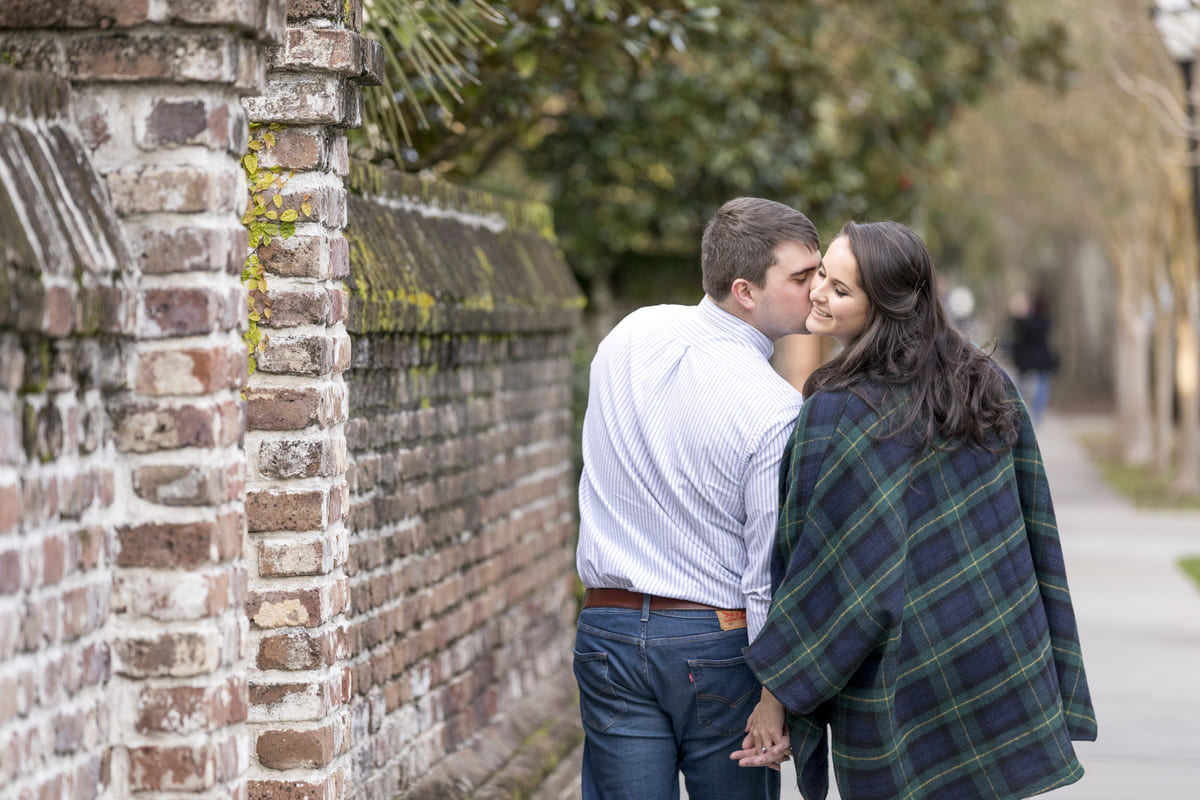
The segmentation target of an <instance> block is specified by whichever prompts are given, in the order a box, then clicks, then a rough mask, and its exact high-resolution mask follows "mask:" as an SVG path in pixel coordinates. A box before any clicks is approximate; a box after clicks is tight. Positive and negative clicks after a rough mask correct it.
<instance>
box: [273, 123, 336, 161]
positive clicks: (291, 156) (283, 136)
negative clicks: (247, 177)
mask: <svg viewBox="0 0 1200 800" xmlns="http://www.w3.org/2000/svg"><path fill="white" fill-rule="evenodd" d="M328 139H329V135H328V133H327V132H326V130H325V128H321V127H315V128H284V129H283V130H281V131H278V132H276V133H275V144H274V145H273V146H271V147H266V148H263V149H262V150H261V151H260V152H259V155H258V164H259V166H260V167H283V168H284V169H294V170H319V169H324V168H325V167H326V165H327V164H328V163H329V142H328Z"/></svg>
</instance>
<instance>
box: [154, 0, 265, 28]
mask: <svg viewBox="0 0 1200 800" xmlns="http://www.w3.org/2000/svg"><path fill="white" fill-rule="evenodd" d="M267 5H268V4H264V3H261V2H259V0H168V2H167V4H166V21H168V22H178V23H183V24H185V25H220V26H229V27H232V28H237V29H242V30H251V31H255V32H258V31H259V30H260V29H261V28H262V27H263V26H264V25H265V24H266V22H267V20H266V15H265V14H264V11H265V10H266V6H267Z"/></svg>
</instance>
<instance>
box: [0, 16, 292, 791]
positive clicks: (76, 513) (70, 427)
mask: <svg viewBox="0 0 1200 800" xmlns="http://www.w3.org/2000/svg"><path fill="white" fill-rule="evenodd" d="M283 33H284V3H283V1H282V0H272V1H271V2H268V1H267V0H205V1H204V2H199V1H198V0H165V1H164V2H145V0H142V1H141V2H139V1H138V0H134V1H133V2H128V1H127V0H91V1H90V2H87V3H58V2H38V1H35V0H14V1H13V2H8V3H5V4H3V7H2V8H0V52H3V53H4V56H5V61H7V62H10V63H13V64H15V65H17V66H18V67H20V68H21V69H23V70H26V71H27V72H24V73H22V74H21V75H20V76H19V77H18V78H17V79H16V83H15V85H16V86H17V87H18V89H17V91H18V92H19V91H20V87H21V86H23V85H26V84H29V83H35V82H37V81H38V80H41V79H42V78H35V77H28V76H29V75H30V73H34V74H36V75H37V76H56V77H57V78H59V79H60V81H61V82H60V83H58V84H56V85H57V86H59V87H61V89H62V91H61V94H62V96H63V97H64V98H67V99H65V100H64V106H63V109H62V111H61V116H62V117H63V120H62V122H57V121H54V120H53V119H49V118H48V119H46V120H44V121H39V120H38V119H37V118H36V115H35V118H34V119H33V120H32V121H30V122H28V123H23V124H18V125H16V126H15V127H16V129H17V130H24V129H26V128H28V127H29V126H32V127H33V128H34V129H35V131H36V132H37V133H39V134H40V136H41V137H42V138H43V139H44V140H46V141H48V142H50V143H51V145H53V143H59V146H58V147H57V148H53V147H51V148H49V149H46V148H41V149H39V148H36V147H32V146H29V140H28V137H26V138H25V139H24V140H23V141H24V143H25V144H26V147H25V149H26V150H27V151H28V152H30V153H32V154H41V155H43V156H44V157H45V159H44V160H45V162H46V163H45V164H40V163H37V158H36V155H33V156H31V161H33V163H35V166H36V167H37V168H36V169H35V170H32V171H30V174H28V175H25V176H21V177H22V178H24V180H23V181H18V182H17V183H16V184H10V185H9V186H8V187H7V188H8V190H9V193H10V197H11V196H13V193H14V192H15V194H16V196H17V197H24V196H25V195H26V194H27V193H28V192H29V191H30V189H28V188H26V186H29V185H32V186H39V187H40V190H41V191H42V192H44V193H46V194H47V195H48V196H50V197H53V198H55V199H54V200H53V201H51V202H50V203H49V204H48V205H49V208H50V210H49V211H45V210H41V209H40V208H39V211H38V216H37V217H36V218H33V219H31V218H29V217H23V218H22V220H21V221H22V223H23V224H22V225H21V227H22V228H23V229H24V230H25V231H27V232H29V233H31V234H32V236H30V239H31V240H34V241H36V242H37V243H39V244H40V245H41V246H42V247H43V248H45V252H44V258H43V259H42V260H41V262H40V263H38V262H35V263H33V264H31V265H30V266H31V267H33V268H34V269H35V270H38V271H40V275H35V276H34V278H33V281H34V282H40V283H41V284H42V286H43V287H44V288H45V290H46V292H45V297H46V299H47V301H48V302H46V303H45V312H44V313H42V315H41V319H40V327H39V326H38V324H37V323H38V320H36V319H33V318H31V320H30V323H29V324H28V325H21V326H19V330H20V331H21V332H22V334H21V336H20V337H18V346H19V350H20V353H19V356H18V357H21V356H23V357H24V359H25V362H26V365H27V367H32V368H33V371H32V372H30V369H28V368H27V369H26V370H24V372H25V374H26V375H25V378H24V380H23V383H22V385H21V386H19V387H18V388H17V389H16V392H15V396H13V395H9V397H10V406H9V408H10V409H14V410H15V409H19V413H20V414H21V419H23V420H25V419H27V420H29V423H31V424H24V423H23V427H24V429H25V430H26V431H27V432H28V434H29V435H26V436H25V437H24V442H23V444H24V445H25V446H24V447H18V448H15V449H14V448H11V447H9V446H8V443H7V442H3V443H0V444H2V446H0V453H3V457H4V459H5V461H6V463H8V464H11V466H7V467H5V469H11V470H12V475H11V476H10V477H8V478H0V486H6V485H8V486H11V485H12V484H13V483H16V484H17V485H18V486H19V487H20V489H19V492H20V506H19V508H18V512H17V514H18V522H17V523H16V531H15V534H14V533H12V532H11V527H12V526H11V525H9V526H7V528H6V529H4V530H3V532H0V536H3V537H6V542H7V543H8V545H7V546H0V552H11V551H15V553H16V555H15V559H16V564H17V566H16V570H17V572H18V574H19V575H20V576H21V577H20V581H19V585H18V587H17V591H18V594H17V597H16V598H15V599H14V600H11V601H9V600H8V598H5V599H6V601H8V602H11V603H12V605H13V607H14V608H16V609H17V610H19V611H20V612H22V613H23V618H22V619H21V621H20V625H21V628H20V630H21V632H22V634H21V635H22V638H24V639H25V645H24V648H23V650H24V651H25V652H24V653H23V654H21V655H17V656H16V657H15V658H11V659H10V658H8V657H7V656H8V654H7V653H3V654H0V656H3V658H2V659H0V661H2V663H0V682H3V681H15V682H16V683H17V685H18V689H19V691H18V692H17V693H16V695H15V696H18V697H24V698H26V699H25V700H22V701H21V702H20V703H19V704H17V705H18V707H17V710H16V717H15V718H9V719H7V720H6V721H5V722H0V725H3V726H4V727H3V728H2V729H0V737H2V738H0V752H2V753H4V756H3V758H4V760H5V762H6V764H7V765H8V766H6V768H5V771H6V772H16V773H17V774H16V777H15V780H14V781H12V782H10V781H9V780H8V777H9V776H8V775H5V776H4V777H5V780H4V782H3V783H4V785H5V788H4V790H3V791H5V792H8V793H10V794H11V796H13V797H20V798H26V797H29V798H53V797H70V798H75V797H96V796H100V797H105V798H129V797H133V796H137V795H139V794H143V793H148V794H156V795H161V793H185V794H188V795H191V796H199V797H228V798H244V797H246V790H247V782H246V781H247V779H246V773H247V767H248V762H249V752H248V747H247V731H246V717H247V704H248V675H247V671H246V669H245V659H246V646H247V638H248V628H249V626H248V619H247V613H246V598H247V578H246V565H245V560H244V556H243V552H244V536H245V527H246V522H245V501H244V497H245V489H244V484H245V469H246V458H245V453H244V450H243V448H242V439H243V430H244V418H245V413H244V403H243V401H242V399H241V391H242V388H243V385H244V383H245V376H246V357H245V346H244V344H243V343H242V340H241V331H242V329H243V328H244V326H245V321H244V320H245V292H244V290H243V289H242V287H241V284H240V281H239V278H240V273H241V264H242V260H243V258H244V257H245V252H246V250H245V248H246V232H245V230H244V229H243V228H242V226H241V222H240V216H241V211H242V208H243V206H244V203H245V188H244V185H245V184H244V180H243V178H242V175H241V170H240V167H239V164H238V160H239V158H240V157H241V155H242V154H243V153H244V152H245V148H246V141H247V139H246V136H247V121H246V113H245V111H244V110H243V108H242V105H241V98H242V96H243V95H245V94H246V93H248V92H252V91H256V90H257V89H258V88H259V87H260V86H261V83H262V80H263V75H264V70H265V64H266V52H267V46H268V45H269V44H270V41H271V40H272V39H282V36H283ZM68 87H69V90H68ZM14 106H15V107H16V108H18V109H22V108H24V107H25V103H24V99H23V98H20V97H18V98H16V99H15V100H14V101H13V104H12V105H10V108H12V107H14ZM46 116H47V117H52V115H51V114H47V115H46ZM11 129H12V128H11V127H10V130H11ZM65 143H69V144H65ZM8 152H9V153H10V154H11V153H12V152H13V150H12V148H11V147H10V148H8ZM54 167H57V168H58V169H60V170H62V171H64V172H66V174H67V176H68V178H69V180H66V181H60V180H57V179H56V178H55V176H54ZM75 171H79V172H80V173H82V176H79V177H77V176H75V175H74V172H75ZM73 206H78V207H79V209H80V210H81V212H84V213H74V209H73V208H72V207H73ZM37 218H41V219H43V220H55V221H56V222H57V226H58V228H59V229H61V230H56V229H46V228H45V227H44V226H43V225H39V224H37V223H36V221H35V220H36V219H37ZM97 221H99V222H101V223H103V224H102V225H100V226H99V227H97V224H96V223H97ZM96 229H98V230H100V231H102V232H103V233H104V237H103V239H102V241H107V242H109V243H110V244H109V247H108V251H109V252H108V254H107V255H105V256H104V257H102V258H100V257H97V258H93V259H90V261H92V262H95V263H89V260H88V259H81V258H80V256H79V252H80V248H79V247H76V246H75V243H76V242H79V241H83V240H85V239H86V238H87V232H88V231H90V230H96ZM7 238H8V237H7V235H6V239H7ZM56 240H57V241H61V242H63V244H62V245H60V246H56V245H55V242H56ZM59 251H61V252H59ZM20 282H21V283H22V287H21V288H20V290H19V291H18V290H17V287H15V286H13V287H9V288H11V289H13V291H12V292H11V293H9V294H8V296H7V297H6V298H5V300H6V301H7V304H8V306H9V308H10V309H11V308H16V309H18V310H19V312H18V313H21V314H25V313H26V312H25V311H21V309H25V308H26V307H27V302H28V299H29V298H28V295H26V292H25V288H24V286H25V284H29V283H30V281H29V280H28V279H27V277H26V276H22V277H21V280H20ZM35 296H36V295H35ZM63 307H65V308H66V310H67V312H69V313H64V312H63V311H62V310H61V309H62V308H63ZM64 320H65V322H64ZM9 327H10V326H9V325H5V328H6V329H7V328H9ZM6 336H7V334H6ZM39 337H40V341H39ZM8 339H9V341H11V336H9V337H8ZM10 352H11V350H10ZM39 354H48V356H49V359H48V363H46V366H45V367H39V366H36V365H37V364H38V363H39V362H45V361H46V359H43V358H40V357H39ZM4 360H5V363H6V364H10V363H13V362H12V361H10V360H9V358H8V357H7V354H6V357H5V359H4ZM39 371H40V374H41V375H42V376H43V377H46V378H48V379H49V380H48V381H42V380H41V379H40V378H39V377H38V375H39ZM43 385H44V386H45V388H41V387H42V386H43ZM11 386H12V384H11V383H6V385H5V388H6V389H8V390H9V391H11ZM7 411H8V409H6V412H7ZM6 418H7V417H6ZM43 421H44V422H43ZM42 442H44V444H43V443H42ZM31 445H32V446H31ZM14 453H15V454H16V456H17V457H16V463H13V454H14ZM0 491H3V490H0ZM5 505H6V512H5V513H8V512H7V508H9V506H8V504H7V503H6V504H5ZM81 593H83V594H82V595H81ZM81 613H82V614H83V615H84V618H83V620H84V621H83V622H75V621H73V620H74V619H75V618H77V617H78V616H79V615H80V614H81ZM31 681H32V683H31ZM4 688H7V685H6V686H5V687H4ZM0 693H2V694H5V695H6V696H7V694H8V693H7V692H0Z"/></svg>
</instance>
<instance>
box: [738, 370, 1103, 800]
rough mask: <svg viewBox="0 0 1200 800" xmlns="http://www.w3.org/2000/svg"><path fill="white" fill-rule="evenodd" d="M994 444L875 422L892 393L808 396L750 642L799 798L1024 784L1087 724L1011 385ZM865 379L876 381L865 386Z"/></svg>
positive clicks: (1024, 420)
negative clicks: (1005, 436)
mask: <svg viewBox="0 0 1200 800" xmlns="http://www.w3.org/2000/svg"><path fill="white" fill-rule="evenodd" d="M1009 389H1010V397H1011V399H1012V400H1013V402H1015V403H1016V404H1017V405H1018V407H1019V408H1020V412H1021V431H1022V432H1021V436H1020V440H1019V441H1018V442H1017V444H1016V445H1015V446H1014V447H1013V448H1012V449H1011V450H1009V451H1006V452H1003V453H990V452H988V451H986V450H984V449H982V448H978V447H968V446H963V447H958V448H956V449H953V450H948V451H947V450H937V449H926V450H920V451H919V450H916V449H915V448H913V447H912V446H911V445H909V444H905V443H904V442H903V441H900V440H898V439H882V440H881V439H879V438H873V437H878V436H879V435H880V434H881V433H882V432H884V431H886V430H887V428H886V426H887V425H889V424H890V423H891V421H892V419H894V417H895V415H896V414H897V412H898V411H899V410H900V409H901V406H902V403H901V402H893V403H891V404H890V405H882V404H880V405H879V410H878V411H875V410H872V408H871V407H870V405H868V404H867V403H865V402H864V401H863V400H862V399H861V398H859V397H856V396H855V395H854V394H852V393H849V392H830V393H817V394H815V395H814V396H813V397H811V398H809V399H808V400H807V401H806V402H805V404H804V408H803V411H802V412H801V414H800V418H799V420H798V421H797V424H796V429H795V432H794V433H793V435H792V438H791V441H790V442H789V444H788V449H787V451H786V452H785V454H784V460H783V472H782V475H781V487H780V488H781V502H782V504H781V508H780V516H779V529H778V536H777V541H776V551H775V560H774V566H773V576H772V578H773V584H774V587H775V593H774V601H773V603H772V605H771V611H770V614H769V616H768V618H767V623H766V626H765V627H764V628H763V630H762V631H761V632H760V633H759V635H758V637H757V638H756V639H755V641H754V642H753V643H752V644H751V645H750V647H749V648H748V649H747V650H746V655H747V661H748V663H749V664H750V666H751V667H752V668H753V669H754V671H755V672H756V673H757V675H758V677H759V679H760V680H762V682H763V683H764V684H765V685H766V686H767V687H768V688H769V689H770V690H771V691H772V692H773V693H774V694H775V696H776V697H778V698H779V699H780V701H782V702H783V704H784V706H785V707H787V709H788V724H789V727H790V730H791V741H792V748H793V751H794V753H795V759H796V768H797V778H798V783H799V784H800V789H801V791H802V793H803V794H804V797H805V798H807V800H818V799H819V798H824V797H825V796H826V793H827V791H828V783H829V776H828V769H827V766H826V764H827V757H828V755H827V749H826V748H827V746H828V742H827V739H826V725H828V726H829V731H830V732H831V734H832V746H833V761H834V769H835V773H836V775H837V780H838V788H839V791H840V792H841V794H842V797H844V798H846V800H876V799H878V800H974V798H995V799H996V800H1007V799H1008V798H1023V797H1029V796H1031V795H1034V794H1038V793H1040V792H1045V791H1048V790H1050V789H1053V788H1055V787H1058V786H1063V785H1066V784H1069V783H1073V782H1074V781H1076V780H1078V779H1079V778H1080V777H1081V776H1082V775H1083V768H1082V767H1081V766H1080V764H1079V762H1078V761H1077V760H1076V757H1075V752H1074V749H1073V747H1072V745H1071V740H1072V739H1082V740H1093V739H1095V738H1096V718H1095V714H1094V712H1093V710H1092V704H1091V697H1090V695H1089V692H1088V686H1087V678H1086V676H1085V674H1084V668H1083V659H1082V655H1081V652H1080V647H1079V634H1078V630H1077V628H1076V625H1075V615H1074V611H1073V609H1072V606H1071V597H1070V594H1069V592H1068V589H1067V580H1066V571H1065V566H1064V563H1063V556H1062V549H1061V546H1060V544H1059V540H1058V529H1057V525H1056V523H1055V518H1054V509H1053V506H1052V504H1051V500H1050V490H1049V486H1048V484H1047V481H1046V474H1045V470H1044V469H1043V465H1042V461H1041V455H1040V451H1039V450H1038V446H1037V441H1036V440H1035V438H1034V434H1033V428H1032V425H1031V424H1030V421H1029V417H1028V413H1027V412H1026V410H1025V406H1024V404H1023V403H1022V402H1021V400H1020V396H1019V395H1018V394H1017V392H1016V389H1015V388H1013V387H1012V385H1011V382H1010V384H1009ZM874 396H875V397H882V395H881V393H879V392H878V391H876V392H875V395H874Z"/></svg>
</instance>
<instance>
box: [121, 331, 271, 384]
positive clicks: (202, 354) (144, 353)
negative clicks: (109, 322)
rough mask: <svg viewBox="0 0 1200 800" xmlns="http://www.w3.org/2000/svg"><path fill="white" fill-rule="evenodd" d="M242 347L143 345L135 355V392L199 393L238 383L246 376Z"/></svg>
mask: <svg viewBox="0 0 1200 800" xmlns="http://www.w3.org/2000/svg"><path fill="white" fill-rule="evenodd" d="M246 374H247V371H246V348H245V347H244V346H242V344H241V343H240V342H239V343H238V344H237V345H234V346H229V345H226V346H223V347H222V346H216V347H206V348H170V349H154V350H147V349H143V350H141V351H140V352H139V353H138V356H137V383H136V387H137V390H138V391H139V392H141V393H142V394H147V395H199V394H211V393H213V392H216V391H218V390H220V389H232V388H238V387H241V386H242V385H243V384H244V383H245V379H246Z"/></svg>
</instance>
